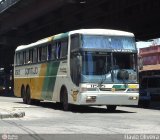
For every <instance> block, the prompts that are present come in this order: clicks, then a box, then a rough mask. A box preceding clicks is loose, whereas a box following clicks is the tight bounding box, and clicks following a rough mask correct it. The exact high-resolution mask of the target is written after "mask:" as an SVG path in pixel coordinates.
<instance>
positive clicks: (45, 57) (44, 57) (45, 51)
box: [41, 46, 47, 61]
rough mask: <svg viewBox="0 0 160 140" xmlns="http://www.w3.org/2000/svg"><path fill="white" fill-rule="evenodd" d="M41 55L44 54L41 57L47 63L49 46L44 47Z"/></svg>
mask: <svg viewBox="0 0 160 140" xmlns="http://www.w3.org/2000/svg"><path fill="white" fill-rule="evenodd" d="M41 53H42V55H41V57H42V59H41V60H42V61H46V60H47V46H43V47H42V51H41Z"/></svg>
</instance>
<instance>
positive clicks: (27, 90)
mask: <svg viewBox="0 0 160 140" xmlns="http://www.w3.org/2000/svg"><path fill="white" fill-rule="evenodd" d="M26 96H27V104H29V105H30V104H31V103H32V100H31V94H30V88H29V87H27V89H26Z"/></svg>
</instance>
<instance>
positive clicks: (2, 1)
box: [0, 0, 20, 13]
mask: <svg viewBox="0 0 160 140" xmlns="http://www.w3.org/2000/svg"><path fill="white" fill-rule="evenodd" d="M18 1H20V0H0V13H2V12H4V11H5V10H7V9H8V8H9V7H11V6H12V5H14V4H16V3H17V2H18Z"/></svg>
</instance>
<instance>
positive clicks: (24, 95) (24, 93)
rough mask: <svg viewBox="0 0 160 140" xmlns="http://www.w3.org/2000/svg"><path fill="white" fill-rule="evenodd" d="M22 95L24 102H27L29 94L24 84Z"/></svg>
mask: <svg viewBox="0 0 160 140" xmlns="http://www.w3.org/2000/svg"><path fill="white" fill-rule="evenodd" d="M21 97H22V98H23V103H25V104H27V96H26V90H25V86H24V85H22V86H21Z"/></svg>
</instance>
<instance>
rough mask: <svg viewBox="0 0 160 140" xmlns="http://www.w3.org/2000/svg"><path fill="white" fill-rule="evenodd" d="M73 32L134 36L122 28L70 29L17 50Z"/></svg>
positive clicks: (19, 47)
mask: <svg viewBox="0 0 160 140" xmlns="http://www.w3.org/2000/svg"><path fill="white" fill-rule="evenodd" d="M72 34H88V35H93V34H94V35H110V36H117V35H118V36H130V37H134V34H133V33H130V32H125V31H120V30H111V29H79V30H74V31H69V32H66V33H60V34H57V35H54V36H50V37H47V38H44V39H41V40H38V41H37V42H34V43H31V44H28V45H21V46H18V47H17V48H16V50H15V51H20V50H24V49H26V48H32V47H34V46H37V45H40V44H45V43H47V42H50V41H52V40H58V39H61V38H64V37H67V36H68V35H72Z"/></svg>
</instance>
